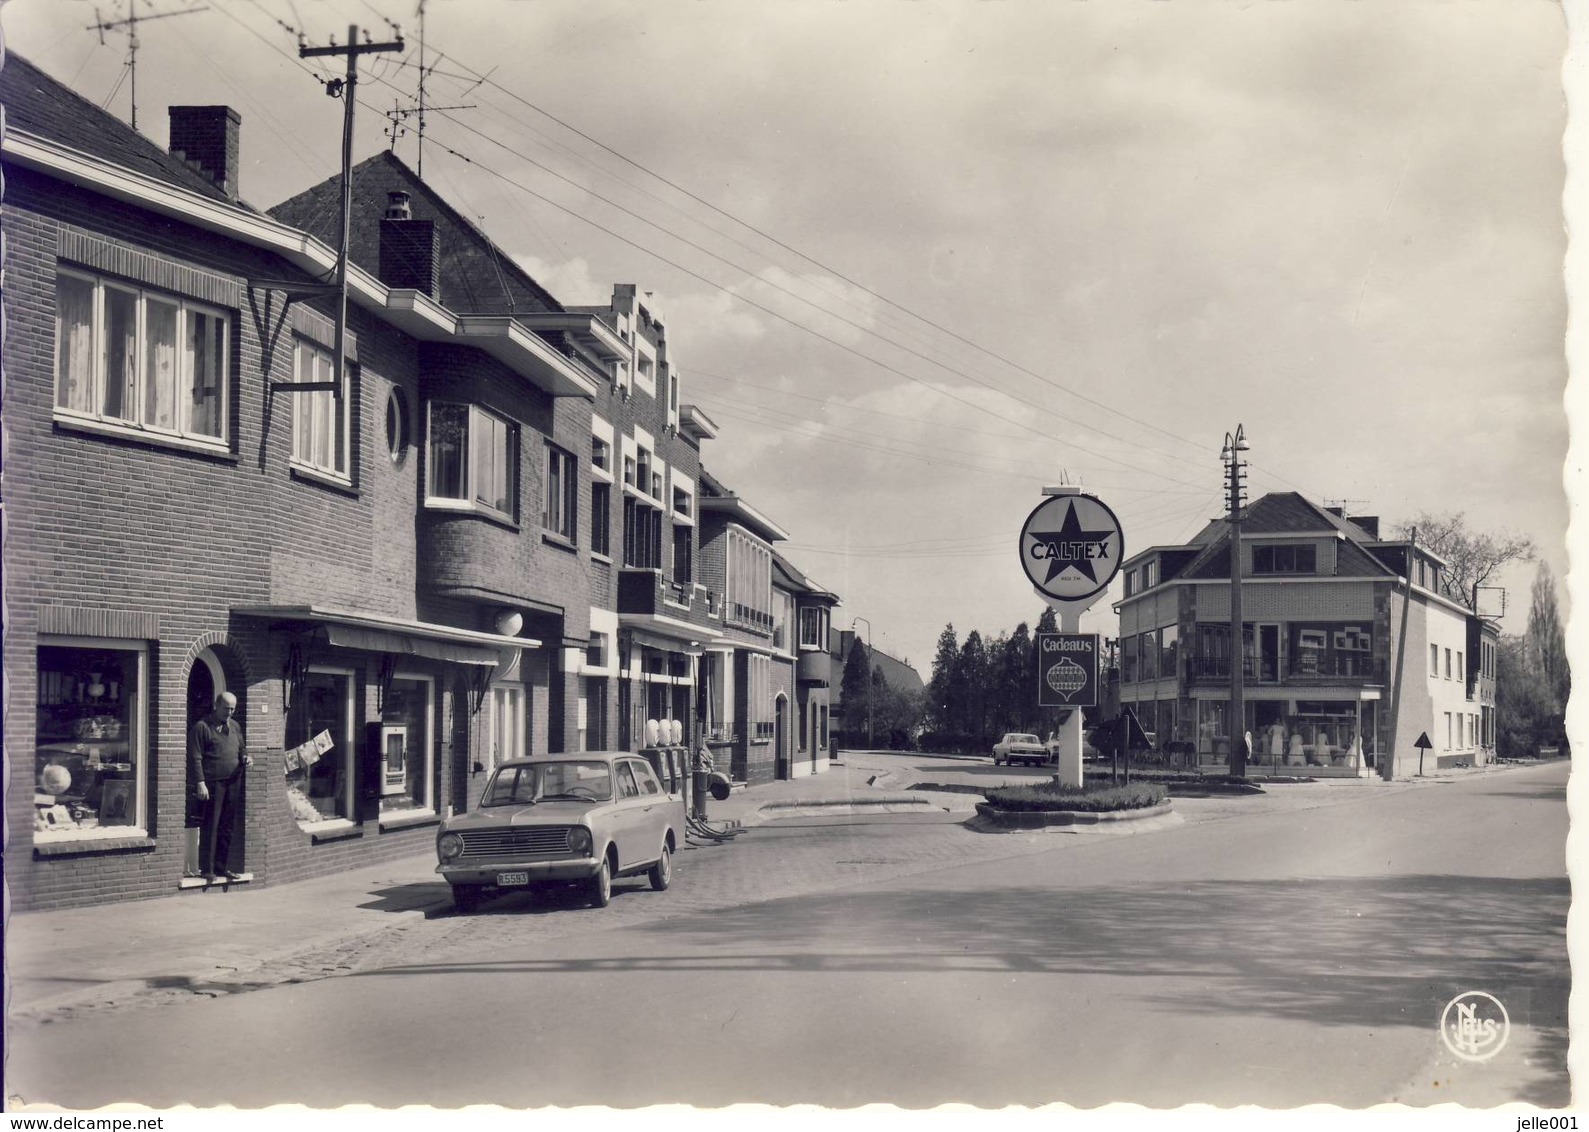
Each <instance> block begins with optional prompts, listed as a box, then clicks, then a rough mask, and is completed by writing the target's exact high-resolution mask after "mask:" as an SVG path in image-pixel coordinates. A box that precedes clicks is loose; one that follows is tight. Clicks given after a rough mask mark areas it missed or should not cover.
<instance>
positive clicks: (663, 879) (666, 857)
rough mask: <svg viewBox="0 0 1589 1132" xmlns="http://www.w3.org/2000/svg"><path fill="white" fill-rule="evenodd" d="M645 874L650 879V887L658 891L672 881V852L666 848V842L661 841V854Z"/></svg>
mask: <svg viewBox="0 0 1589 1132" xmlns="http://www.w3.org/2000/svg"><path fill="white" fill-rule="evenodd" d="M646 876H647V877H648V878H649V879H650V881H651V887H652V888H654V889H656V890H657V891H658V892H661V891H663V890H664V889H666V888H667V887H668V885H670V884H672V883H673V854H672V852H671V851H670V850H669V849H668V846H667V842H663V843H662V856H660V857H658V858H657V863H656V864H654V865H652V866H651V871H650V872H649V873H647V874H646Z"/></svg>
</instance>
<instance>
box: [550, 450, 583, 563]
mask: <svg viewBox="0 0 1589 1132" xmlns="http://www.w3.org/2000/svg"><path fill="white" fill-rule="evenodd" d="M577 474H578V473H577V472H576V470H575V467H574V456H573V454H572V453H570V452H565V451H563V450H562V449H561V448H559V447H557V446H556V445H554V444H548V445H547V446H546V498H545V503H544V506H543V507H542V509H541V525H542V526H543V527H545V528H546V529H547V530H549V531H551V532H552V533H553V534H556V535H561V536H562V537H563V538H565V539H567V540H568V541H569V542H573V541H574V539H575V537H576V534H575V531H576V528H575V523H576V521H577V518H578V515H579V481H578V480H577V479H576V478H575V476H576V475H577Z"/></svg>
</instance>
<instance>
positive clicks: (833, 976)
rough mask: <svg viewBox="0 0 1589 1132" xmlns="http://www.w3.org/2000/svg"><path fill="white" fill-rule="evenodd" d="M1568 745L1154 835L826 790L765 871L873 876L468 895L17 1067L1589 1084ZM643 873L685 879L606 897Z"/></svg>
mask: <svg viewBox="0 0 1589 1132" xmlns="http://www.w3.org/2000/svg"><path fill="white" fill-rule="evenodd" d="M1566 777H1567V767H1566V765H1565V764H1557V765H1554V766H1548V767H1543V768H1538V769H1531V770H1524V771H1513V772H1509V773H1504V774H1494V775H1485V776H1474V777H1472V778H1469V779H1466V780H1462V781H1457V782H1451V783H1445V782H1442V783H1428V784H1422V785H1419V786H1417V787H1415V788H1410V789H1404V790H1392V789H1386V790H1380V789H1374V788H1351V787H1343V788H1334V789H1335V790H1336V791H1337V792H1336V793H1334V794H1333V795H1332V796H1331V798H1330V799H1329V801H1330V803H1331V804H1327V805H1317V806H1291V807H1285V806H1282V807H1278V808H1271V809H1269V810H1268V811H1266V812H1254V811H1246V812H1243V811H1242V810H1241V809H1240V807H1239V806H1238V805H1233V804H1229V803H1226V804H1224V808H1223V809H1220V808H1219V804H1215V805H1213V806H1212V807H1210V808H1206V809H1203V810H1198V809H1197V807H1196V806H1193V805H1188V806H1187V807H1185V809H1186V810H1187V812H1188V816H1189V817H1191V818H1192V819H1193V820H1188V821H1186V822H1185V823H1184V824H1181V825H1178V826H1173V827H1170V828H1166V829H1162V830H1160V831H1158V832H1154V833H1145V834H1141V835H1138V836H1131V837H1119V836H1116V837H1103V836H1093V837H1086V836H1078V835H1060V834H1049V835H1004V836H1006V837H1008V838H1009V840H1008V841H1007V842H1004V844H1005V845H1006V846H1007V850H1005V851H1002V852H1001V851H1000V850H999V849H998V848H996V846H997V845H998V844H999V837H998V836H997V835H986V834H973V833H970V832H968V831H966V830H963V829H961V828H959V827H958V826H956V825H953V824H948V823H946V822H943V821H939V822H936V823H923V822H920V821H916V822H912V821H910V820H908V819H887V818H883V819H876V820H858V819H849V820H845V821H839V822H822V821H814V820H811V819H801V820H798V821H795V822H791V823H788V824H787V825H781V826H774V827H767V828H764V829H760V830H756V831H754V834H753V835H752V836H753V838H754V844H755V848H754V850H752V852H753V853H754V854H755V855H756V858H757V859H760V860H762V861H764V862H766V867H768V868H774V867H776V862H778V861H788V860H795V859H800V857H801V854H808V855H810V854H818V853H820V855H821V857H822V859H823V860H825V861H831V862H834V863H843V864H846V865H848V866H849V867H850V869H851V871H850V872H848V873H846V874H844V880H843V883H842V884H834V885H833V886H832V887H830V888H827V889H823V890H818V891H809V890H808V891H804V892H802V893H799V894H795V895H788V896H783V897H776V898H772V899H747V900H744V901H742V902H738V903H732V902H730V903H724V902H723V901H722V900H721V899H718V900H716V901H713V902H710V903H711V904H712V905H713V906H710V907H706V906H701V907H692V906H691V904H690V903H689V902H687V901H680V902H679V903H678V904H676V905H674V904H663V903H662V901H665V900H667V898H668V897H671V896H673V895H674V893H673V892H670V893H667V894H661V895H660V896H655V897H654V894H648V893H644V892H642V891H641V890H640V889H639V888H628V889H625V890H622V891H620V893H619V895H618V898H617V899H615V901H614V904H613V907H612V908H611V909H607V910H604V912H594V911H591V912H585V911H576V910H573V909H566V908H564V909H559V908H552V909H546V908H544V907H540V906H536V907H527V906H525V905H522V904H519V905H514V904H511V903H509V904H507V905H505V906H502V907H499V908H497V909H495V910H494V911H492V912H488V914H486V915H483V916H479V917H471V918H467V919H465V918H457V917H448V918H447V919H446V920H444V921H441V922H438V923H436V924H433V925H425V926H426V927H427V928H433V929H434V930H433V931H431V932H430V933H429V934H426V933H425V932H418V933H413V934H411V935H410V937H409V939H408V943H407V944H406V946H407V948H408V954H404V955H397V954H394V955H392V956H390V957H389V959H390V961H389V962H388V963H387V964H386V965H384V966H380V967H372V968H369V969H366V970H364V971H362V972H360V973H357V974H354V975H350V976H348V977H342V978H334V979H325V980H320V981H314V982H306V983H299V984H294V985H285V986H277V987H272V988H269V989H264V990H259V991H257V992H255V993H250V994H242V995H234V996H229V997H223V998H218V999H215V1000H210V1001H199V1002H187V1003H184V1004H182V1005H176V1006H169V1007H163V1008H161V1009H158V1010H144V1011H131V1012H125V1013H120V1014H113V1015H107V1016H104V1017H84V1018H80V1019H74V1020H71V1021H67V1022H62V1023H58V1024H52V1025H40V1026H37V1027H35V1028H33V1029H31V1030H29V1031H28V1032H26V1033H23V1034H20V1035H18V1034H13V1039H16V1038H20V1039H21V1040H20V1041H19V1040H13V1042H12V1044H11V1047H10V1050H9V1058H10V1065H9V1073H8V1092H9V1093H11V1094H15V1095H21V1096H22V1097H23V1098H24V1099H43V1098H55V1099H60V1100H63V1101H64V1103H69V1104H71V1105H72V1106H73V1107H90V1106H93V1105H97V1104H102V1103H108V1102H112V1101H116V1100H133V1101H140V1102H143V1103H146V1104H150V1105H153V1106H155V1107H160V1108H165V1107H171V1106H173V1105H176V1104H181V1103H194V1104H198V1105H214V1104H219V1103H230V1104H236V1105H239V1106H242V1107H256V1106H262V1105H266V1104H270V1103H277V1102H299V1103H304V1104H308V1105H311V1106H314V1107H330V1106H333V1105H339V1104H346V1103H357V1102H370V1103H374V1104H378V1105H381V1106H389V1105H399V1104H410V1103H414V1104H427V1105H432V1106H435V1107H439V1108H451V1107H456V1106H461V1105H465V1104H479V1103H484V1104H501V1105H506V1106H509V1107H515V1108H519V1107H530V1106H540V1105H560V1106H572V1105H578V1104H605V1105H609V1106H613V1107H620V1108H622V1107H629V1106H636V1105H644V1104H658V1103H668V1102H684V1103H690V1104H694V1105H697V1106H716V1105H721V1104H727V1103H732V1102H737V1101H761V1102H769V1103H775V1104H792V1103H800V1102H813V1103H819V1104H824V1105H828V1106H837V1107H848V1106H854V1105H860V1104H864V1103H867V1102H871V1101H886V1102H892V1103H896V1104H900V1105H903V1106H906V1107H915V1106H927V1105H936V1104H941V1103H952V1102H965V1103H970V1104H976V1105H979V1106H985V1107H999V1106H1004V1105H1012V1104H1019V1105H1036V1104H1043V1103H1049V1102H1064V1103H1068V1104H1071V1105H1076V1106H1080V1107H1092V1106H1095V1105H1100V1104H1105V1103H1108V1102H1111V1101H1134V1102H1137V1103H1140V1104H1144V1105H1148V1106H1152V1107H1168V1106H1174V1105H1180V1104H1185V1103H1195V1102H1206V1103H1211V1104H1216V1105H1222V1106H1229V1105H1236V1104H1260V1105H1265V1106H1268V1107H1282V1108H1283V1107H1292V1106H1297V1105H1302V1104H1307V1103H1314V1102H1325V1103H1335V1104H1340V1105H1345V1106H1349V1107H1359V1106H1366V1105H1371V1104H1376V1103H1380V1102H1387V1101H1402V1102H1404V1103H1408V1104H1414V1105H1426V1104H1436V1103H1441V1102H1450V1101H1455V1102H1458V1103H1461V1104H1464V1105H1468V1106H1473V1107H1490V1106H1493V1105H1496V1104H1500V1103H1504V1102H1507V1101H1526V1102H1530V1103H1532V1104H1535V1105H1539V1106H1543V1107H1560V1106H1565V1105H1566V1104H1567V1103H1568V1102H1569V1093H1568V1081H1567V1073H1566V1048H1567V1027H1566V1009H1567V996H1568V990H1569V986H1570V976H1569V969H1568V965H1567V956H1566V943H1565V925H1566V915H1567V910H1568V906H1569V901H1570V894H1569V890H1568V884H1567V879H1566V870H1565V864H1564V855H1563V846H1564V842H1565V838H1566V832H1567V810H1566V806H1565V802H1564V789H1565V781H1566ZM1280 789H1286V788H1280ZM1212 801H1213V800H1211V802H1212ZM956 839H978V840H976V841H975V843H974V845H975V850H974V851H973V852H971V853H970V854H969V858H970V859H967V858H966V857H965V856H962V857H959V858H957V857H956V855H955V853H953V852H950V851H948V850H946V849H945V848H944V846H952V845H955V844H958V842H956ZM751 844H752V841H751V839H750V838H747V839H746V842H745V844H744V846H743V848H744V849H746V850H750V849H751ZM965 844H967V845H972V844H973V842H969V841H968V842H965ZM734 848H735V849H736V851H737V850H738V849H740V848H742V847H741V846H738V845H736V846H734ZM918 854H919V855H920V857H921V859H920V860H917V859H916V856H917V855H918ZM934 857H936V858H937V859H938V860H939V861H940V862H941V863H939V864H933V863H932V858H934ZM741 860H744V861H750V860H752V857H751V856H750V855H749V854H746V855H744V856H742V857H741ZM868 868H873V869H875V870H876V872H877V873H878V874H879V875H880V879H876V880H870V879H867V875H866V874H867V870H868ZM688 883H689V880H688V874H687V873H683V874H682V875H681V879H680V885H679V888H680V889H683V888H685V887H687V885H688ZM796 887H798V886H796ZM807 888H809V886H807ZM653 898H655V899H656V900H657V901H658V903H656V904H655V905H648V904H645V903H644V902H645V901H648V900H650V899H653ZM625 905H627V906H629V907H630V908H634V909H648V908H652V909H671V910H670V911H668V912H667V914H655V913H653V914H649V915H639V914H631V915H625V914H624V913H622V912H619V914H618V915H616V916H611V917H609V916H606V915H605V913H606V912H613V911H614V910H615V909H622V908H623V907H624V906H625ZM549 924H550V925H556V928H555V930H550V931H548V930H545V929H544V925H549ZM1472 990H1482V991H1486V992H1488V993H1490V994H1493V995H1495V996H1496V997H1497V998H1499V999H1500V1000H1501V1001H1502V1002H1503V1003H1504V1004H1505V1006H1506V1008H1507V1010H1508V1012H1509V1015H1510V1018H1511V1022H1512V1029H1511V1033H1510V1036H1509V1038H1508V1041H1507V1044H1506V1046H1505V1048H1504V1049H1502V1050H1501V1051H1500V1053H1499V1054H1498V1055H1496V1056H1495V1057H1494V1058H1493V1059H1492V1060H1490V1061H1487V1062H1483V1063H1479V1064H1473V1063H1468V1062H1462V1061H1459V1060H1458V1059H1457V1058H1456V1057H1455V1056H1453V1055H1452V1054H1451V1053H1449V1052H1448V1051H1447V1050H1446V1049H1445V1047H1444V1046H1443V1045H1442V1043H1441V1041H1440V1038H1439V1036H1438V1032H1437V1023H1438V1020H1439V1018H1440V1015H1441V1012H1442V1010H1443V1008H1444V1007H1445V1005H1446V1004H1447V1003H1448V1002H1450V1000H1451V999H1452V998H1453V997H1454V996H1456V995H1458V994H1461V993H1463V992H1467V991H1472ZM85 1067H92V1069H90V1070H87V1071H85Z"/></svg>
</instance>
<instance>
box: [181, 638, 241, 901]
mask: <svg viewBox="0 0 1589 1132" xmlns="http://www.w3.org/2000/svg"><path fill="white" fill-rule="evenodd" d="M229 672H230V675H229ZM244 685H245V681H244V680H243V679H242V677H241V674H240V672H239V671H238V669H237V667H236V663H235V658H233V657H231V656H229V655H228V654H227V651H226V649H225V646H211V647H208V648H205V649H204V650H203V651H201V652H200V653H199V654H198V655H197V656H195V657H194V658H193V665H192V667H190V668H189V669H188V687H187V719H186V727H185V729H184V731H183V743H182V765H183V768H184V771H183V776H184V781H185V783H186V789H185V790H184V792H183V798H184V803H183V821H182V825H183V835H184V853H183V863H182V874H183V877H184V878H187V879H192V878H197V877H198V876H199V875H200V871H199V870H200V853H199V838H200V832H201V827H202V826H203V824H204V811H205V806H204V803H203V802H201V801H199V799H198V798H197V797H196V788H197V786H198V783H196V782H194V781H192V779H191V778H190V777H189V776H190V775H191V773H192V772H191V768H189V767H188V758H187V736H188V735H189V734H190V733H191V732H192V730H193V725H194V724H195V723H197V722H198V721H199V720H200V719H203V718H204V717H205V716H206V715H208V714H209V713H210V711H211V710H212V709H213V708H214V707H215V700H216V697H217V696H219V695H220V694H221V693H222V692H231V693H232V694H233V695H234V696H236V697H237V711H236V713H235V717H234V718H236V719H237V720H238V722H239V724H241V725H244V726H246V722H245V721H246V720H247V718H248V714H247V711H246V708H247V704H246V702H245V701H244V697H243V688H244ZM244 809H245V807H244V806H242V805H239V806H238V813H237V823H236V825H235V826H234V832H233V834H232V844H233V846H234V853H233V856H234V858H237V859H240V858H242V856H243V854H244V851H245V850H246V842H245V829H244V823H243V817H242V814H243V811H244Z"/></svg>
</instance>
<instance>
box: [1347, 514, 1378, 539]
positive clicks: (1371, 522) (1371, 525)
mask: <svg viewBox="0 0 1589 1132" xmlns="http://www.w3.org/2000/svg"><path fill="white" fill-rule="evenodd" d="M1352 522H1354V523H1356V524H1357V525H1358V526H1360V527H1362V528H1363V529H1364V530H1365V531H1367V532H1368V537H1369V538H1371V539H1373V540H1375V541H1376V542H1377V541H1379V516H1378V515H1353V516H1352Z"/></svg>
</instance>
